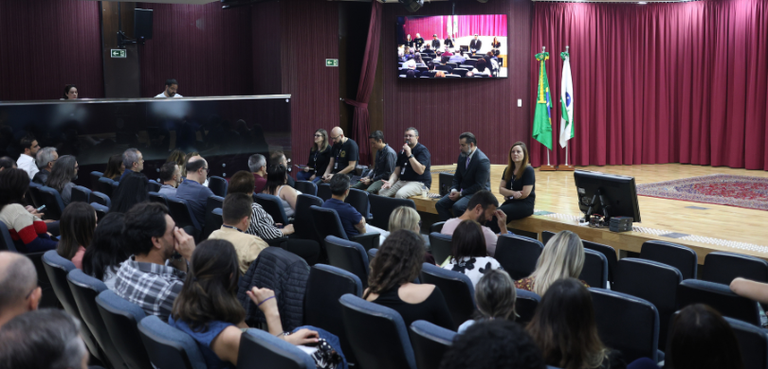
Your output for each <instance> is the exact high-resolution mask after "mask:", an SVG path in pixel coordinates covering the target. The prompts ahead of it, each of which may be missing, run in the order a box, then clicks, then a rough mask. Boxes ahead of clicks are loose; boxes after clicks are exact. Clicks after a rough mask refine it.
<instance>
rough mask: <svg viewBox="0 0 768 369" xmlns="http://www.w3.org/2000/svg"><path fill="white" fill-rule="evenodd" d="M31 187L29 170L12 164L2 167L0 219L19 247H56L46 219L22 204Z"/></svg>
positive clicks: (25, 249) (27, 250)
mask: <svg viewBox="0 0 768 369" xmlns="http://www.w3.org/2000/svg"><path fill="white" fill-rule="evenodd" d="M27 189H29V176H28V175H27V172H25V171H23V170H21V169H17V168H10V169H5V170H3V171H0V222H3V223H5V225H6V227H8V232H9V233H10V234H11V238H12V239H13V243H14V245H15V246H16V249H17V250H19V251H20V252H24V253H30V252H40V251H46V250H52V249H55V248H56V241H55V240H53V239H51V237H50V236H49V235H48V226H47V225H46V223H45V222H43V221H42V220H40V218H39V217H38V216H37V215H35V214H37V213H36V212H30V211H29V210H27V209H26V208H24V206H23V205H22V204H23V203H24V195H25V194H26V193H27Z"/></svg>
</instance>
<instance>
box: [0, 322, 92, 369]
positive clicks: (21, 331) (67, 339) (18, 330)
mask: <svg viewBox="0 0 768 369" xmlns="http://www.w3.org/2000/svg"><path fill="white" fill-rule="evenodd" d="M80 332H81V331H80V321H79V320H77V319H76V318H73V317H72V316H71V315H69V314H68V313H67V312H65V311H64V310H59V309H41V310H37V311H32V312H29V313H26V314H21V315H19V316H17V317H15V318H13V319H11V320H10V321H9V322H8V323H6V324H5V325H4V326H3V327H2V328H0V368H13V369H64V368H67V369H87V368H88V357H89V356H88V349H87V348H86V347H85V343H84V342H83V339H82V338H81V337H80Z"/></svg>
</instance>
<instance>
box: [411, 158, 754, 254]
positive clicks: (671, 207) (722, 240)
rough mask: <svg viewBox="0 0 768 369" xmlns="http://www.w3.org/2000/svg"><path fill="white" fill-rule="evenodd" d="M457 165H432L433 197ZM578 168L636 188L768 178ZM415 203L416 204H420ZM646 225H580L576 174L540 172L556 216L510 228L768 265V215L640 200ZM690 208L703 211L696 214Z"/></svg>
mask: <svg viewBox="0 0 768 369" xmlns="http://www.w3.org/2000/svg"><path fill="white" fill-rule="evenodd" d="M454 168H455V165H447V166H433V167H432V172H433V175H432V177H433V180H432V188H431V192H435V193H436V192H439V190H438V186H439V179H438V174H437V172H439V171H441V170H452V169H454ZM577 169H585V170H593V171H599V172H603V173H611V174H620V175H627V176H632V177H635V183H636V184H641V183H653V182H660V181H667V180H673V179H682V178H689V177H695V176H702V175H709V174H731V175H744V176H753V177H767V178H768V172H766V171H756V170H746V169H732V168H725V167H716V168H713V167H708V166H696V165H684V164H653V165H651V164H649V165H621V166H603V167H598V166H589V167H578V168H577ZM503 170H504V166H503V165H492V166H491V190H492V192H493V193H494V194H496V195H497V197H498V198H499V199H500V200H501V196H500V195H499V193H498V187H499V178H501V173H502V171H503ZM415 200H416V199H415ZM638 201H639V205H640V216H641V218H642V222H641V223H635V224H634V227H635V230H634V231H632V232H622V233H613V232H610V231H608V230H607V229H605V230H603V229H594V228H589V227H585V226H580V225H578V222H576V221H575V219H576V218H578V217H580V216H582V215H581V212H580V210H579V207H578V203H577V201H576V186H575V184H574V180H573V172H541V171H539V170H538V169H537V170H536V206H535V209H536V211H537V212H541V211H544V212H551V213H554V214H548V215H534V216H532V217H529V218H526V219H523V220H518V221H512V222H510V226H511V227H513V228H516V229H521V230H525V231H529V232H534V233H540V232H541V231H542V230H550V231H555V232H557V231H560V230H564V229H568V230H572V231H575V232H577V233H578V234H579V235H580V236H581V237H582V238H584V239H589V240H592V241H595V242H601V243H605V244H609V245H612V246H614V247H616V248H618V249H620V250H625V251H633V252H639V250H640V245H641V244H642V242H644V241H646V240H649V239H658V240H664V241H669V242H675V243H680V244H684V245H687V246H689V247H691V248H693V249H694V250H696V252H697V254H698V255H699V263H703V262H704V256H705V255H706V254H708V253H709V252H712V251H729V252H738V253H743V254H747V255H753V256H757V257H760V258H763V259H766V260H768V232H766V227H768V216H767V215H768V214H767V213H766V212H765V211H762V210H752V209H743V208H738V207H733V206H725V205H715V204H706V203H696V202H689V201H678V200H667V199H659V198H653V197H647V196H638ZM416 202H417V208H418V210H420V211H425V212H434V201H428V200H416ZM691 206H695V207H699V208H704V209H695V208H690V207H691ZM672 232H676V233H682V234H685V235H688V236H685V237H683V238H671V237H668V236H663V235H665V234H668V233H672Z"/></svg>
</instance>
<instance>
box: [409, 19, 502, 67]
mask: <svg viewBox="0 0 768 369" xmlns="http://www.w3.org/2000/svg"><path fill="white" fill-rule="evenodd" d="M395 30H396V35H395V37H396V42H395V44H396V45H397V54H396V55H395V56H397V69H398V73H397V74H398V77H399V78H403V79H467V78H472V79H480V78H507V67H508V66H507V65H505V64H504V60H508V59H509V58H507V57H506V56H507V15H506V14H477V15H434V16H411V17H406V16H402V17H398V18H397V25H396V27H395Z"/></svg>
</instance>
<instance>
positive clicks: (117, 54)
mask: <svg viewBox="0 0 768 369" xmlns="http://www.w3.org/2000/svg"><path fill="white" fill-rule="evenodd" d="M111 56H112V57H113V58H125V57H126V56H125V49H112V53H111Z"/></svg>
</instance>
